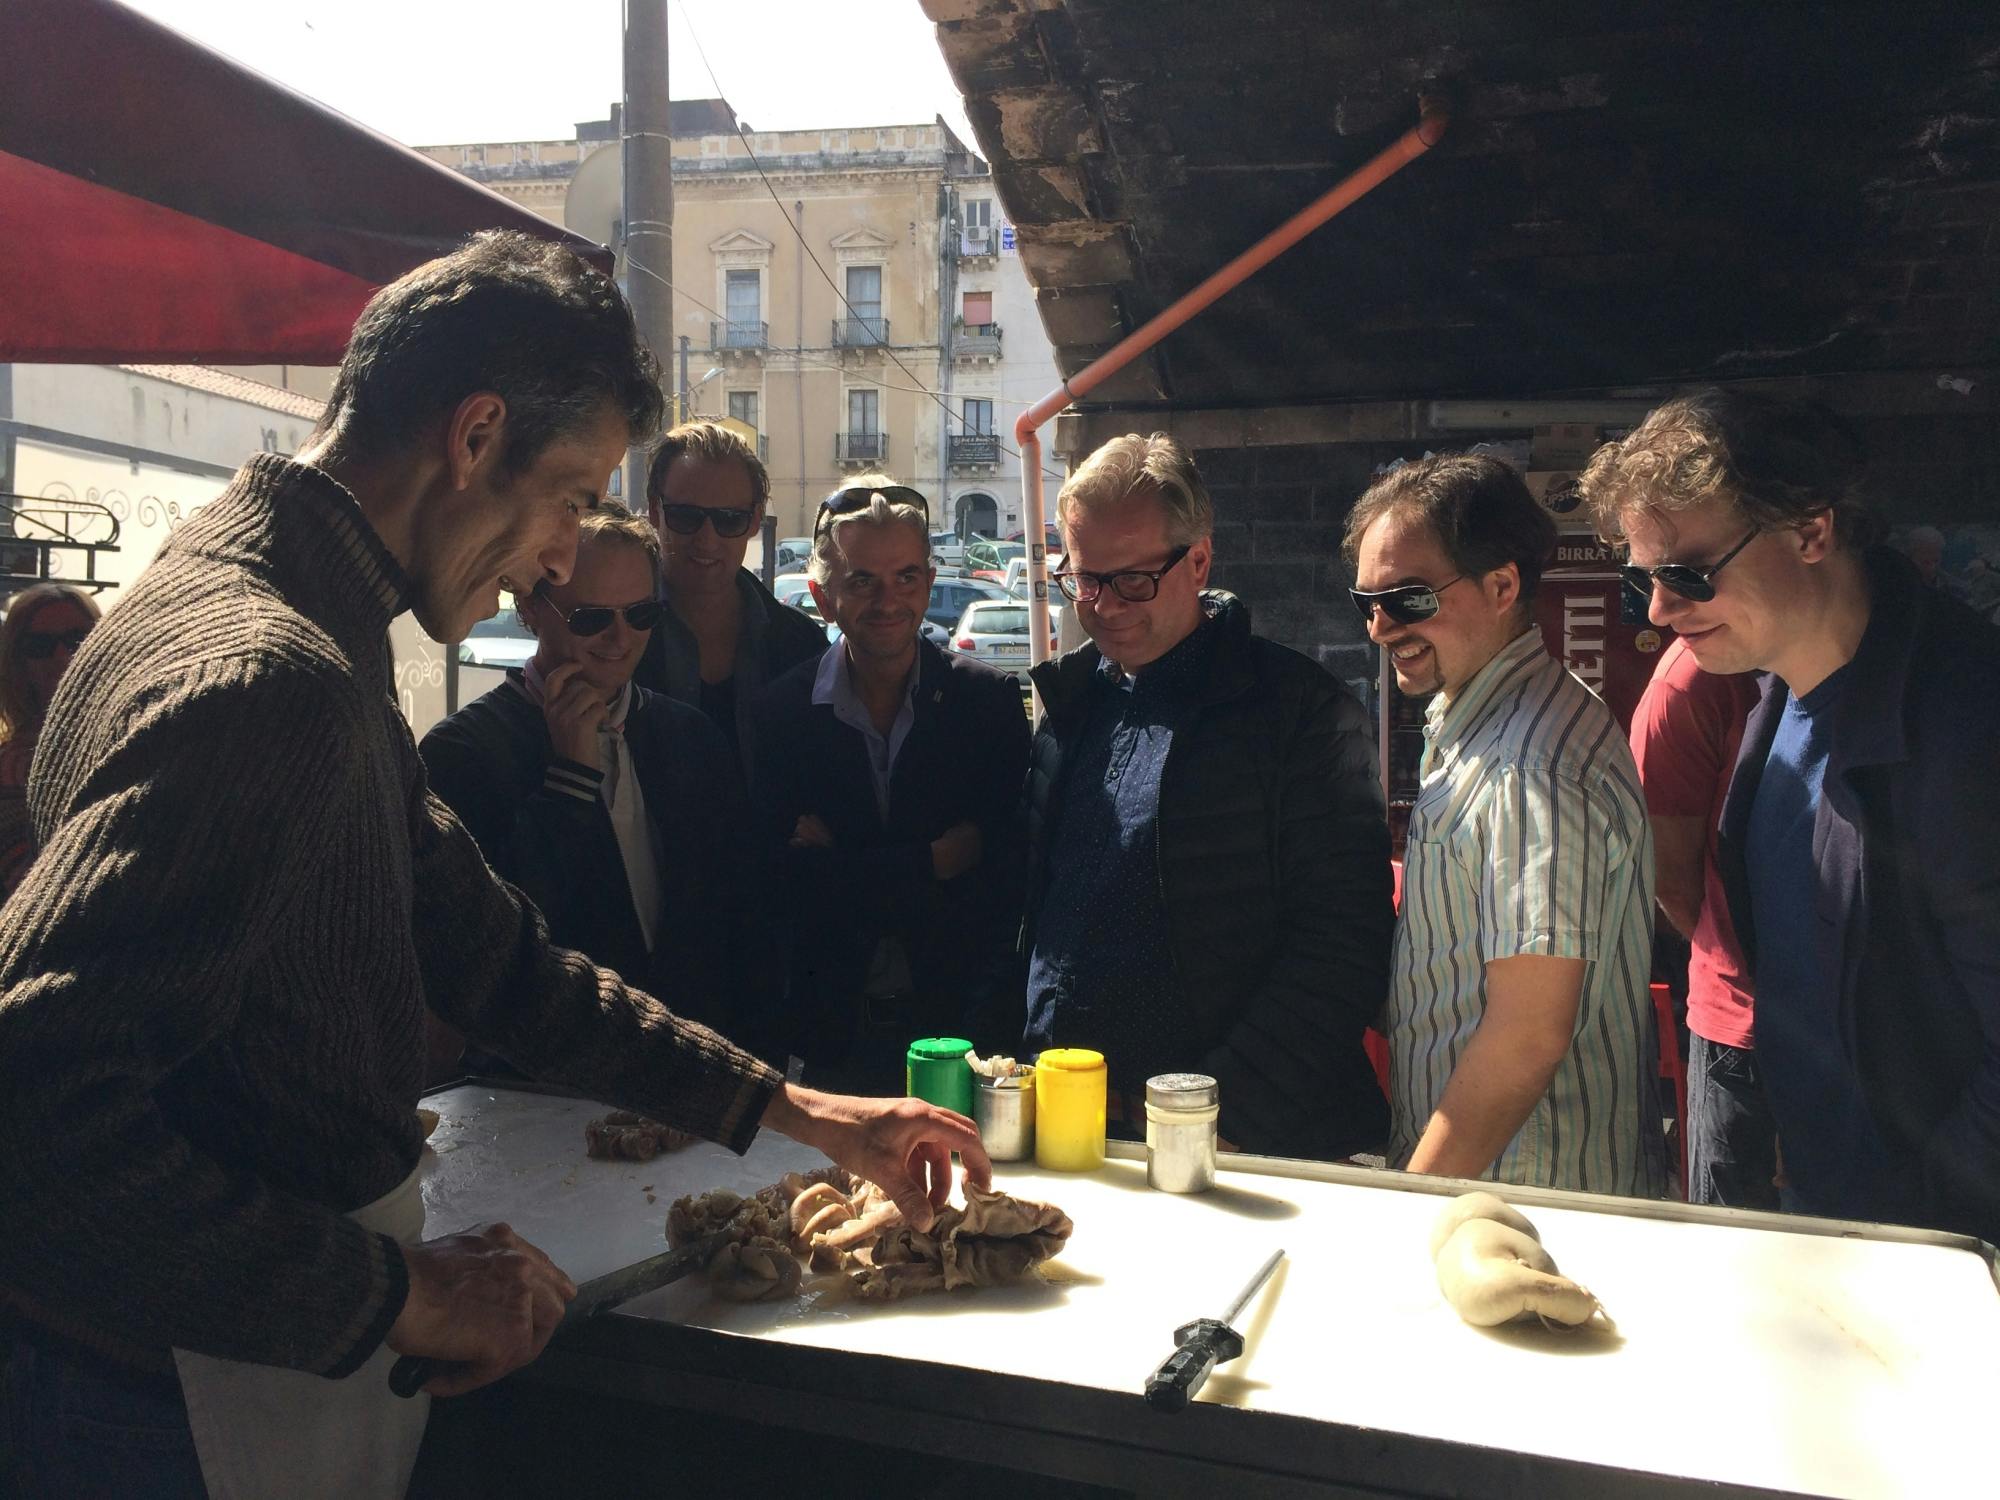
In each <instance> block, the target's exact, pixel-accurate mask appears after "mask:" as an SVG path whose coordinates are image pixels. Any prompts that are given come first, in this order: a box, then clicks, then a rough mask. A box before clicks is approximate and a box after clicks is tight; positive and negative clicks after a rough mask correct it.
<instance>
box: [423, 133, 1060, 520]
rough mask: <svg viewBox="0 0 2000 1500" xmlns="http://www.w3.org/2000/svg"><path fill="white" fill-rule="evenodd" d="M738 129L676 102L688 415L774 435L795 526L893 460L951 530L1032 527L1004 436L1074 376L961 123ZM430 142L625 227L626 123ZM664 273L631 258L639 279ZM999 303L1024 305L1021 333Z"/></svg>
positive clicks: (781, 513) (589, 218) (596, 231)
mask: <svg viewBox="0 0 2000 1500" xmlns="http://www.w3.org/2000/svg"><path fill="white" fill-rule="evenodd" d="M731 120H732V116H731V114H730V112H729V109H728V106H727V104H726V103H724V102H723V101H721V100H692V101H682V102H677V103H676V104H675V105H674V116H673V127H674V136H675V139H674V147H673V150H674V265H673V267H672V270H671V273H670V274H671V280H672V283H673V286H674V292H675V295H674V301H673V315H674V328H675V332H676V336H677V339H678V341H679V347H677V348H676V349H674V350H671V351H663V354H664V355H665V358H666V363H667V364H668V376H669V384H670V385H672V386H674V387H676V388H679V387H681V386H682V385H683V383H684V384H685V389H686V396H687V409H688V411H689V413H690V414H692V415H700V416H712V417H730V418H734V419H736V420H737V421H739V422H742V423H744V424H746V425H747V426H748V427H750V428H753V429H755V431H756V434H757V440H758V445H759V448H760V450H761V451H762V452H763V454H764V458H765V462H766V464H767V465H768V466H769V469H770V473H771V509H772V516H773V519H774V520H775V521H776V523H777V529H778V534H779V535H780V536H786V535H799V534H803V533H804V532H805V531H807V530H808V529H809V527H810V523H811V517H812V514H813V511H814V509H815V507H816V506H817V505H818V503H819V501H820V499H821V498H822V497H823V496H825V495H826V494H827V493H828V492H829V491H831V490H833V489H836V488H838V487H839V485H840V484H841V482H842V481H843V479H845V478H846V477H848V476H851V475H854V474H857V473H861V472H863V471H865V470H869V469H877V468H879V469H883V470H886V471H887V472H888V473H890V474H892V475H894V476H896V477H897V478H898V479H901V480H904V481H906V482H908V483H911V484H914V485H916V486H917V487H918V488H920V489H922V490H923V491H924V492H925V494H927V495H929V496H931V497H932V501H933V508H934V516H933V519H934V520H935V522H936V523H937V524H938V525H939V526H940V527H941V528H942V527H947V526H956V527H957V528H958V529H960V530H962V531H967V532H969V531H979V532H981V533H984V534H987V535H996V534H998V535H1005V534H1007V533H1008V532H1009V531H1011V530H1016V529H1018V526H1019V522H1018V514H1019V493H1020V481H1019V472H1018V467H1017V460H1016V459H1015V457H1014V455H1013V454H1012V451H1011V450H1012V447H1013V444H1012V441H1011V439H1010V438H1007V437H1005V436H1004V434H1005V433H1006V432H1007V431H1008V430H1009V429H1011V426H1012V420H1013V412H1014V411H1015V410H1016V409H1018V407H1019V405H1021V404H1025V401H1026V400H1032V399H1033V397H1034V396H1038V395H1040V394H1041V392H1042V391H1043V390H1046V389H1048V388H1049V387H1051V386H1053V385H1054V384H1055V382H1056V379H1057V376H1056V372H1055V363H1054V356H1053V353H1052V352H1051V351H1050V349H1049V347H1048V344H1047V340H1046V338H1045V337H1044V335H1043V333H1042V329H1041V326H1040V322H1039V320H1038V319H1036V318H1033V317H1032V316H1028V315H1027V309H1028V308H1029V306H1030V305H1031V303H1030V294H1029V293H1028V291H1027V283H1026V279H1025V276H1024V274H1023V273H1022V271H1021V268H1020V262H1019V260H1018V258H1016V257H1015V256H1014V255H1013V253H1012V245H1011V242H1009V243H1007V244H1006V245H1005V249H1004V251H1003V248H1002V246H1003V240H1008V241H1010V237H1009V236H1007V235H1006V234H1005V232H1004V231H1005V226H1004V225H1003V224H1001V222H1000V213H999V205H998V200H997V199H996V198H995V196H994V194H993V191H992V182H991V178H990V175H988V172H987V168H986V165H985V163H984V162H982V161H981V160H980V159H979V158H978V157H977V156H975V155H974V154H973V153H972V152H971V151H970V150H968V149H967V148H966V146H965V145H964V144H963V143H962V142H961V141H959V140H958V138H957V137H956V136H955V135H954V134H953V133H952V132H951V131H950V130H949V129H948V128H947V127H946V126H945V125H944V124H943V123H942V122H941V121H936V122H933V123H931V124H928V125H893V126H880V127H868V128H865V129H859V128H857V129H828V130H799V131H766V132H755V131H749V130H748V129H747V127H746V131H745V136H743V137H739V136H738V135H737V133H736V131H735V130H734V129H733V128H732V125H731ZM746 138H747V145H746ZM421 149H423V150H424V151H425V152H426V154H428V155H430V156H432V157H433V158H435V159H436V160H438V161H441V162H443V163H445V164H446V165H448V166H451V167H453V168H455V169H457V170H459V171H462V172H464V173H466V174H467V175H468V176H471V177H473V178H475V179H477V180H478V181H480V182H483V183H485V184H486V185H487V186H489V187H491V188H493V189H494V190H495V191H497V192H500V193H502V194H504V195H506V196H507V197H510V198H513V199H515V200H516V201H517V202H519V203H521V204H522V205H523V206H525V207H527V208H530V209H532V210H533V211H535V212H537V213H540V214H542V215H543V216H544V217H547V218H549V219H551V220H554V221H555V222H558V223H561V224H563V225H565V226H566V227H568V228H570V229H572V230H575V231H576V232H578V233H581V234H585V235H588V236H589V237H591V238H593V239H596V240H599V241H601V242H603V243H606V244H610V245H613V246H617V245H618V244H619V242H620V240H621V238H622V235H621V233H620V228H621V226H620V223H619V206H620V202H621V188H620V161H619V149H618V145H617V140H616V129H615V121H602V122H593V123H590V124H586V125H583V126H580V127H579V128H578V138H577V139H576V140H574V141H517V142H506V143H499V144H482V145H451V146H430V147H424V148H421ZM753 157H754V160H753ZM664 270H665V268H662V267H650V266H628V265H626V264H625V263H624V261H623V259H622V258H621V260H620V263H619V273H620V275H621V276H622V277H625V278H627V279H628V280H629V279H630V278H633V277H637V276H644V275H653V274H662V273H663V272H664ZM1015 283H1018V286H1017V285H1015ZM1000 308H1019V309H1021V311H1022V315H1021V316H1019V317H1017V318H1014V319H1013V320H1012V322H1011V324H1010V325H1009V326H1007V327H1004V328H1003V325H1002V323H1001V321H1000V316H999V313H998V312H997V311H996V309H1000ZM1010 343H1011V345H1014V346H1018V353H1017V350H1016V347H1010ZM683 357H684V361H685V363H684V368H683ZM1010 366H1011V367H1012V368H1011V371H1010V369H1009V367H1010ZM1030 386H1032V387H1033V390H1032V392H1031V393H1030V394H1028V395H1027V396H1025V397H1024V396H1023V395H1022V394H1021V392H1022V391H1024V390H1027V389H1028V388H1029V387H1030Z"/></svg>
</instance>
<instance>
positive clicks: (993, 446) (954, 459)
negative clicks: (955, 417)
mask: <svg viewBox="0 0 2000 1500" xmlns="http://www.w3.org/2000/svg"><path fill="white" fill-rule="evenodd" d="M947 441H948V443H949V452H948V455H947V462H949V463H950V465H951V466H952V467H953V468H954V469H966V468H973V467H977V466H981V465H986V466H990V465H993V464H997V463H999V462H1000V438H999V436H998V435H997V434H995V433H990V432H966V433H959V432H955V433H953V434H951V436H950V438H949V439H948V440H947Z"/></svg>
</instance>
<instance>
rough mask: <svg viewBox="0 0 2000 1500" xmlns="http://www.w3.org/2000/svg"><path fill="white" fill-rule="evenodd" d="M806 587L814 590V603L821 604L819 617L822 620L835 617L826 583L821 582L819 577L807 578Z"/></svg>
mask: <svg viewBox="0 0 2000 1500" xmlns="http://www.w3.org/2000/svg"><path fill="white" fill-rule="evenodd" d="M806 587H807V588H808V589H810V590H811V591H812V596H813V603H814V604H817V605H818V606H819V617H820V618H821V619H822V620H831V619H832V618H833V606H832V605H831V604H829V603H827V598H826V585H825V584H823V583H821V582H820V581H819V580H818V579H817V578H808V579H807V580H806Z"/></svg>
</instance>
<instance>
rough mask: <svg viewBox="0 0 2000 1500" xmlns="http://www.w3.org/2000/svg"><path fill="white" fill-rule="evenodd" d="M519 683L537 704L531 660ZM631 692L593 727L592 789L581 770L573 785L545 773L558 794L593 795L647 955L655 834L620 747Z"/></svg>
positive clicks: (655, 908) (622, 692)
mask: <svg viewBox="0 0 2000 1500" xmlns="http://www.w3.org/2000/svg"><path fill="white" fill-rule="evenodd" d="M520 682H521V691H522V692H524V693H526V694H527V695H528V698H529V700H530V701H531V702H533V703H535V704H536V705H538V706H539V705H540V704H541V702H542V698H543V692H542V670H541V667H540V665H539V664H538V663H537V662H535V661H532V660H531V661H530V662H529V663H528V665H527V666H526V668H524V669H523V671H522V673H521V677H520ZM633 691H634V689H633V687H632V684H631V683H629V682H628V683H626V684H625V686H624V687H622V688H620V689H619V690H618V696H617V697H616V698H614V699H613V700H612V702H611V709H610V712H608V713H607V714H605V716H604V722H603V723H602V724H601V725H599V726H598V731H597V748H598V763H599V764H600V765H602V766H603V767H604V779H603V780H602V781H600V782H599V783H598V784H597V785H596V787H595V788H593V787H591V786H589V785H588V784H587V780H586V778H584V776H583V775H582V773H581V772H578V773H576V774H575V775H573V776H570V777H568V778H567V783H574V785H573V786H572V785H570V784H567V783H566V781H565V778H564V777H563V776H562V775H561V774H560V773H559V772H557V771H555V770H553V769H552V770H551V773H550V774H551V779H552V780H553V781H555V782H556V783H558V784H561V785H562V786H563V790H565V791H571V792H572V793H573V794H574V795H578V796H582V797H586V798H589V797H595V798H596V799H597V800H599V801H601V802H602V803H603V804H604V807H605V810H606V811H607V812H608V813H610V815H611V831H612V833H613V834H615V835H616V836H617V839H618V857H619V858H620V860H622V861H623V862H624V865H625V883H626V885H627V886H628V887H629V888H630V890H631V892H632V911H633V913H634V915H636V916H637V917H638V919H639V931H640V932H641V933H642V934H643V935H644V937H645V939H646V951H647V952H648V953H650V952H652V951H653V946H654V938H655V934H656V932H657V930H658V927H659V924H660V900H661V895H660V861H661V850H660V846H659V837H660V834H659V830H658V828H656V827H655V826H654V824H653V820H652V819H651V818H649V817H647V816H646V794H645V792H644V791H643V790H642V789H641V788H640V786H639V778H638V776H637V775H636V774H635V773H634V772H633V769H632V747H631V746H630V745H628V744H626V743H625V715H626V714H627V713H629V712H630V711H631V708H632V694H633Z"/></svg>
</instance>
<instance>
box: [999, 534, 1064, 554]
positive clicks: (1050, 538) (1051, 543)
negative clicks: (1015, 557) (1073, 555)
mask: <svg viewBox="0 0 2000 1500" xmlns="http://www.w3.org/2000/svg"><path fill="white" fill-rule="evenodd" d="M1042 538H1043V541H1044V542H1045V543H1046V544H1047V546H1048V549H1049V559H1050V561H1054V560H1055V559H1056V558H1058V557H1060V556H1062V533H1061V532H1060V531H1058V530H1056V528H1055V527H1054V526H1053V525H1048V526H1045V527H1044V528H1043V531H1042ZM1027 539H1028V533H1027V532H1025V531H1017V532H1015V533H1014V534H1013V535H1012V536H1010V537H1008V538H1007V540H1008V541H1010V542H1025V541H1027Z"/></svg>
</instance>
